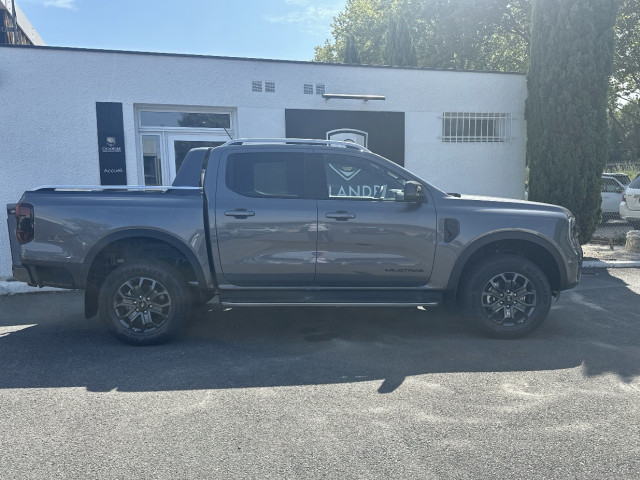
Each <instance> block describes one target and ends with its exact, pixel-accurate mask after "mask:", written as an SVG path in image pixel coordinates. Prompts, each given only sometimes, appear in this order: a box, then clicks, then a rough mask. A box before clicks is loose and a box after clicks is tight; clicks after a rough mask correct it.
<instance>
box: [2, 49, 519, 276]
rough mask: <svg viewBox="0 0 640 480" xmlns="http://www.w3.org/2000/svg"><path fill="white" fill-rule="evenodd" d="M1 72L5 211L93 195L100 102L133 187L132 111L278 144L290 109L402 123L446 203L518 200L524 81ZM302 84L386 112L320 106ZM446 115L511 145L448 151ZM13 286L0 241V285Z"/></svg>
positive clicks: (361, 74)
mask: <svg viewBox="0 0 640 480" xmlns="http://www.w3.org/2000/svg"><path fill="white" fill-rule="evenodd" d="M0 66H1V68H0V106H1V110H0V204H2V205H3V206H4V204H6V203H13V202H16V201H18V200H19V198H20V195H21V194H22V192H23V191H24V190H26V189H29V188H33V187H36V186H38V185H51V184H97V183H99V181H100V176H99V169H98V147H97V130H96V112H95V103H96V102H121V103H122V104H123V115H124V131H125V148H126V153H127V176H128V182H129V184H138V183H141V179H139V178H138V164H137V152H136V127H135V113H134V109H135V105H138V104H158V105H185V106H204V107H225V108H233V109H234V111H235V112H236V114H237V126H238V128H237V131H236V136H239V137H256V136H258V137H283V136H284V135H285V115H284V111H285V109H286V108H299V109H314V108H315V109H323V110H361V111H394V112H405V137H406V138H405V139H398V141H405V166H406V167H407V168H408V169H410V170H412V171H414V172H415V173H417V174H418V175H420V176H422V177H423V178H424V179H425V180H427V181H429V182H431V183H433V184H434V185H436V186H438V187H440V188H442V189H443V190H446V191H457V192H463V193H474V194H483V195H494V196H505V197H515V198H522V196H523V194H524V167H525V144H526V138H525V136H526V129H525V122H524V101H525V97H526V83H525V77H524V76H522V75H510V74H495V73H477V72H452V71H436V70H420V69H399V68H372V67H359V66H345V65H325V64H314V63H304V62H280V61H260V60H248V59H227V58H213V57H199V56H179V55H157V54H140V53H128V52H106V51H89V50H77V49H56V48H15V47H0ZM253 80H262V81H274V82H275V83H276V92H275V93H264V92H263V93H254V92H252V91H251V82H252V81H253ZM304 83H312V84H317V83H323V84H325V85H326V91H327V93H346V94H371V95H384V96H386V100H385V101H368V102H365V101H362V100H335V99H332V100H324V99H323V98H322V97H321V96H319V95H305V94H304V93H303V84H304ZM451 111H454V112H455V111H460V112H507V113H510V114H511V115H512V129H513V132H512V139H511V141H509V142H505V143H464V144H462V143H459V144H455V143H443V142H442V141H441V140H440V139H439V138H438V136H439V135H440V133H441V131H442V127H441V122H442V120H441V118H439V117H440V116H441V115H442V113H443V112H451ZM3 211H4V209H3ZM3 224H4V222H3ZM10 274H11V272H10V254H9V246H8V237H7V234H6V232H3V231H0V277H2V276H9V275H10Z"/></svg>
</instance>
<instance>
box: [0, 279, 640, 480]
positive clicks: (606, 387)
mask: <svg viewBox="0 0 640 480" xmlns="http://www.w3.org/2000/svg"><path fill="white" fill-rule="evenodd" d="M639 294H640V270H625V269H617V270H609V271H607V270H594V271H592V272H589V274H588V275H585V276H584V277H583V281H582V283H581V285H580V286H579V287H578V288H576V289H575V290H572V291H569V292H564V293H563V294H562V296H561V298H560V301H559V302H558V303H556V304H554V305H553V307H552V311H551V314H550V317H549V319H548V320H547V323H545V324H544V325H543V326H542V328H541V329H540V330H538V331H537V332H535V333H534V334H533V335H531V336H529V337H527V338H524V339H519V340H511V341H505V340H493V339H488V338H485V337H481V336H478V335H477V334H476V333H475V332H474V331H473V330H472V329H470V328H469V327H468V326H467V325H466V324H465V323H464V322H462V321H461V320H460V319H459V318H457V316H456V315H455V314H453V313H451V312H449V311H447V310H444V309H434V310H429V311H421V310H418V309H368V308H359V309H334V308H290V309H282V308H269V309H266V308H264V309H234V310H227V311H216V310H215V309H212V308H210V307H207V308H202V309H200V310H198V311H197V312H195V313H194V315H193V321H192V322H191V324H190V326H189V328H188V330H187V332H186V333H185V334H184V335H183V336H182V337H181V338H179V339H178V340H177V341H175V342H173V343H170V344H166V345H161V346H157V347H147V348H139V347H138V348H136V347H130V346H126V345H123V344H121V343H119V342H118V341H117V340H114V339H113V338H112V337H111V336H109V335H108V334H107V333H106V332H105V331H103V329H102V327H101V326H100V325H99V324H98V323H97V322H96V321H95V320H93V321H87V320H84V318H83V315H82V309H83V301H82V294H81V293H42V294H30V295H13V296H4V297H0V407H1V411H2V416H3V419H2V422H0V449H1V452H2V454H1V455H0V476H1V477H2V478H100V479H104V478H260V479H263V478H305V479H308V478H318V479H319V478H341V479H342V478H385V479H386V478H403V479H405V478H506V477H515V478H615V479H620V478H637V476H638V472H639V471H640V433H639V432H640V429H638V425H639V423H640V422H639V420H640V401H639V400H640V380H639V375H640V309H638V305H639V298H640V297H639Z"/></svg>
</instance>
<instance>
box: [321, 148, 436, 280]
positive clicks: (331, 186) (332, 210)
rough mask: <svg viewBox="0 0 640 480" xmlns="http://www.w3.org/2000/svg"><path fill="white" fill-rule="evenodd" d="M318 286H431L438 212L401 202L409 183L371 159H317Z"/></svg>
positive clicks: (423, 205) (429, 203)
mask: <svg viewBox="0 0 640 480" xmlns="http://www.w3.org/2000/svg"><path fill="white" fill-rule="evenodd" d="M317 156H318V157H319V158H318V160H319V162H320V164H321V165H320V168H319V170H318V172H317V175H316V177H317V178H318V181H319V182H322V185H320V188H319V190H320V192H321V193H320V196H319V199H318V263H317V266H316V283H317V284H318V285H320V286H342V287H347V286H348V287H410V286H420V285H425V284H426V283H428V281H429V278H430V275H431V269H432V267H433V260H434V255H435V247H436V210H435V207H434V205H433V201H432V200H431V199H430V198H429V197H427V200H426V201H424V202H422V203H416V202H405V201H404V200H403V188H404V184H405V183H406V182H407V181H408V180H409V179H410V178H409V177H408V176H406V173H404V172H403V171H402V170H400V169H397V170H396V169H394V168H392V167H390V166H389V165H388V164H385V163H383V162H381V161H379V160H378V159H376V158H375V157H372V156H368V155H364V154H363V155H355V154H350V155H344V154H342V155H341V154H329V153H322V154H320V153H318V154H317Z"/></svg>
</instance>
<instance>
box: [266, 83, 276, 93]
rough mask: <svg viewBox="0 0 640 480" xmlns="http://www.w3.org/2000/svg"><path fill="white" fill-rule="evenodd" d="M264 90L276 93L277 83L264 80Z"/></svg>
mask: <svg viewBox="0 0 640 480" xmlns="http://www.w3.org/2000/svg"><path fill="white" fill-rule="evenodd" d="M264 91H265V92H267V93H274V92H275V91H276V83H275V82H264Z"/></svg>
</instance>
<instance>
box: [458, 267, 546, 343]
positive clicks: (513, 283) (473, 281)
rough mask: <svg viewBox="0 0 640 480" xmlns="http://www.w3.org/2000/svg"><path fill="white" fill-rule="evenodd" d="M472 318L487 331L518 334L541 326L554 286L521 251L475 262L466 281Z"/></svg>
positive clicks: (501, 335) (466, 299)
mask: <svg viewBox="0 0 640 480" xmlns="http://www.w3.org/2000/svg"><path fill="white" fill-rule="evenodd" d="M462 294H463V301H464V303H465V310H466V312H467V314H468V315H469V317H470V319H471V320H472V321H473V322H474V323H475V325H476V326H478V327H479V328H480V329H481V330H482V331H483V332H484V333H487V334H489V335H491V336H493V337H498V338H517V337H521V336H523V335H526V334H528V333H530V332H532V331H533V330H535V329H536V328H538V327H539V326H540V325H542V323H543V322H544V321H545V320H546V318H547V315H548V313H549V309H550V308H551V298H552V294H551V286H550V285H549V280H548V279H547V277H546V275H545V274H544V272H543V271H542V270H541V269H540V268H539V267H538V266H537V265H536V264H534V263H532V262H531V261H529V260H527V259H526V258H523V257H520V256H517V255H496V256H491V257H487V258H484V259H482V260H480V261H479V262H478V263H477V264H475V265H474V266H473V267H472V268H471V271H470V272H469V275H468V276H467V279H466V281H465V284H464V288H463V292H462Z"/></svg>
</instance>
